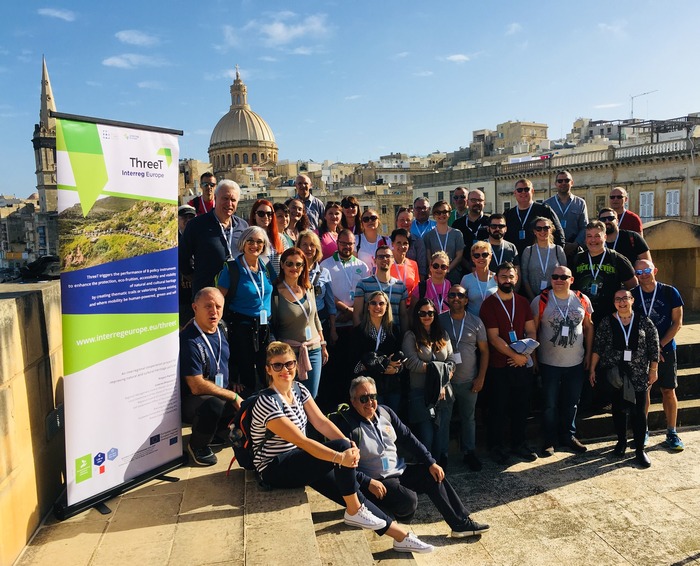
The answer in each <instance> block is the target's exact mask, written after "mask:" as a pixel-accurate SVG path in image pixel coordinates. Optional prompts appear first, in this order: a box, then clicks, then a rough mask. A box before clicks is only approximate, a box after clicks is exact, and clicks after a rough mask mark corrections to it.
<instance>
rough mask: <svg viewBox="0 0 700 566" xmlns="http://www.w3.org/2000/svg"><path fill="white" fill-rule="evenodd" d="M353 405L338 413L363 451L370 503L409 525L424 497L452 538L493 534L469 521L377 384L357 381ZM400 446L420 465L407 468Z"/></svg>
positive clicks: (363, 482)
mask: <svg viewBox="0 0 700 566" xmlns="http://www.w3.org/2000/svg"><path fill="white" fill-rule="evenodd" d="M350 402H351V403H352V407H351V408H350V409H349V410H348V411H344V412H340V413H339V415H342V417H341V418H338V419H336V424H337V425H338V427H339V428H340V430H341V431H343V433H344V434H346V435H347V436H348V438H350V440H353V441H354V442H355V444H356V445H357V447H358V448H359V449H360V463H359V465H358V468H357V472H358V473H357V480H358V482H360V489H361V490H362V492H363V493H364V494H365V496H366V497H367V498H368V499H370V500H371V501H373V502H374V503H375V504H376V505H377V506H378V507H379V508H380V509H382V510H383V511H385V512H386V513H390V514H392V515H393V516H394V517H396V519H397V520H399V521H401V522H406V523H407V522H409V521H410V520H411V519H412V517H413V515H414V513H415V512H416V507H417V506H418V496H417V494H418V493H425V494H427V495H428V497H430V500H431V501H432V502H433V503H434V504H435V506H436V507H437V508H438V511H440V514H441V515H442V516H443V518H444V519H445V521H446V522H447V524H448V525H449V526H450V528H451V529H452V533H451V535H452V536H453V537H456V538H460V537H466V536H471V535H478V534H481V533H483V532H485V531H487V530H488V529H489V526H488V525H485V524H481V523H477V522H476V521H474V520H473V519H471V518H470V517H469V513H468V512H467V510H466V509H465V508H464V505H463V504H462V502H461V501H460V499H459V496H458V495H457V493H456V492H455V490H454V488H453V487H452V486H451V485H450V483H449V482H448V481H447V479H446V478H445V472H444V470H443V469H442V468H441V467H440V466H439V465H438V464H437V463H436V462H435V458H433V457H432V455H431V454H430V452H428V449H427V448H426V447H425V446H423V444H421V443H420V441H419V440H418V439H417V438H416V437H415V436H413V434H412V433H411V431H410V430H409V429H408V427H407V426H406V425H405V424H403V423H402V422H401V421H400V420H399V418H398V417H397V416H396V413H394V411H392V410H391V409H390V408H389V407H386V406H384V405H378V404H377V387H376V384H375V382H374V379H372V378H371V377H364V376H360V377H356V378H355V379H353V380H352V382H351V383H350ZM399 445H400V446H401V447H402V448H404V449H406V450H408V451H409V452H410V453H411V454H413V456H414V457H415V459H416V463H415V464H406V463H405V462H404V460H403V458H401V457H399V455H398V450H397V448H398V446H399Z"/></svg>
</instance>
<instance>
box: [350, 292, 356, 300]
mask: <svg viewBox="0 0 700 566" xmlns="http://www.w3.org/2000/svg"><path fill="white" fill-rule="evenodd" d="M350 300H351V301H354V300H355V291H350Z"/></svg>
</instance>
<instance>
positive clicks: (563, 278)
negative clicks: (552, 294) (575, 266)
mask: <svg viewBox="0 0 700 566" xmlns="http://www.w3.org/2000/svg"><path fill="white" fill-rule="evenodd" d="M569 277H571V275H560V274H559V273H552V281H559V280H561V281H566V280H567V279H569Z"/></svg>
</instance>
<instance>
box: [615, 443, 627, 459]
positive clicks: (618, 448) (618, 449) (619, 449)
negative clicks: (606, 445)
mask: <svg viewBox="0 0 700 566" xmlns="http://www.w3.org/2000/svg"><path fill="white" fill-rule="evenodd" d="M625 450H627V440H618V441H617V444H616V445H615V449H614V450H613V454H615V456H624V455H625Z"/></svg>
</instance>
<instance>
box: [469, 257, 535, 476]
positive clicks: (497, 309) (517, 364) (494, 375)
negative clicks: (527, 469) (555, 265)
mask: <svg viewBox="0 0 700 566" xmlns="http://www.w3.org/2000/svg"><path fill="white" fill-rule="evenodd" d="M517 282H518V274H517V272H516V270H515V267H514V266H513V264H512V263H510V262H505V263H502V264H501V265H500V266H499V267H498V271H497V272H496V283H497V284H498V290H497V291H496V293H494V294H493V295H490V296H489V297H487V298H486V299H485V300H484V302H483V304H482V305H481V311H480V313H479V316H480V317H481V320H483V321H484V326H485V327H486V335H487V336H488V340H489V369H488V373H487V377H486V381H487V382H490V392H491V397H490V406H489V419H488V420H489V422H488V444H489V449H490V451H491V458H492V459H493V460H494V461H495V462H497V463H499V464H505V463H506V461H507V460H508V454H507V452H506V451H505V450H504V448H503V445H504V442H503V432H504V431H503V429H504V428H505V426H504V425H505V421H506V420H507V418H508V416H510V428H511V433H510V441H511V451H512V452H513V454H515V455H516V456H519V457H521V458H523V459H524V460H527V461H529V462H532V461H534V460H536V459H537V454H535V451H534V450H533V449H532V448H531V447H530V446H528V444H527V442H526V437H525V429H526V424H527V417H528V415H529V414H530V391H531V389H532V370H531V369H530V368H529V367H527V362H528V356H526V355H523V354H518V353H517V352H516V351H515V350H513V349H512V348H511V347H510V344H512V343H513V342H516V341H518V340H522V339H523V338H532V339H536V338H537V329H536V328H535V322H534V320H533V317H532V310H531V309H530V304H529V303H528V301H527V299H525V297H522V296H520V295H517V294H516V293H515V292H514V289H515V285H516V283H517Z"/></svg>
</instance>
